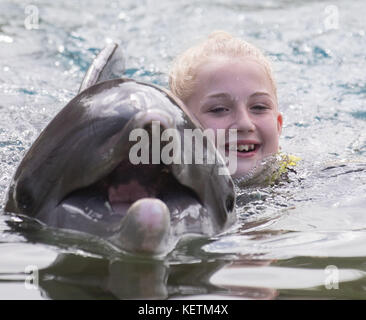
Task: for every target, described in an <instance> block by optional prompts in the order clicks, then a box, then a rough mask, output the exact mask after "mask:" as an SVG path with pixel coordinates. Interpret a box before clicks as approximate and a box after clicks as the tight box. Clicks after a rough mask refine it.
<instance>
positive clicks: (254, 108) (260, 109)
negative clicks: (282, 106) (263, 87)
mask: <svg viewBox="0 0 366 320" xmlns="http://www.w3.org/2000/svg"><path fill="white" fill-rule="evenodd" d="M251 109H252V110H254V111H257V112H261V111H265V110H268V109H270V108H269V107H267V106H264V105H261V104H256V105H255V106H253V107H251Z"/></svg>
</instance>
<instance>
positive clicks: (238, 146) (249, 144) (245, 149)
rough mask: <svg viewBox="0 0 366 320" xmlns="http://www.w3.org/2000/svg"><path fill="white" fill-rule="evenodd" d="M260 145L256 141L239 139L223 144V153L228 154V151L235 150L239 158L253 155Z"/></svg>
mask: <svg viewBox="0 0 366 320" xmlns="http://www.w3.org/2000/svg"><path fill="white" fill-rule="evenodd" d="M260 147H261V144H260V143H258V142H256V141H249V140H239V141H236V142H227V143H226V144H225V154H226V156H228V154H229V152H233V151H234V152H236V155H237V157H239V158H250V157H253V156H254V155H255V154H256V153H257V152H258V150H259V148H260Z"/></svg>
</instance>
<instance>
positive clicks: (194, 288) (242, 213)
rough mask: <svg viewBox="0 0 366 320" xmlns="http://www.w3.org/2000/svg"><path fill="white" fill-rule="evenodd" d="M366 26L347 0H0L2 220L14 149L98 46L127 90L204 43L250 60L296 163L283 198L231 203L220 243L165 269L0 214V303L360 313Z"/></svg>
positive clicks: (185, 254) (357, 5) (281, 190)
mask: <svg viewBox="0 0 366 320" xmlns="http://www.w3.org/2000/svg"><path fill="white" fill-rule="evenodd" d="M365 11H366V3H364V2H361V1H355V0H354V1H332V2H327V1H324V2H320V3H318V2H312V1H311V2H310V1H291V2H289V1H285V0H283V1H265V2H264V3H262V4H260V3H257V2H256V1H249V0H247V1H235V0H232V1H219V0H217V1H179V2H177V1H174V2H173V1H159V2H156V1H154V2H153V1H129V0H125V1H120V2H118V1H114V2H109V3H106V4H103V5H101V3H100V2H99V1H71V0H69V1H62V2H55V3H53V2H47V1H44V0H43V1H33V2H29V1H7V0H0V12H1V14H0V164H1V169H0V210H3V208H4V200H5V195H6V189H7V187H8V185H9V183H10V180H11V178H12V176H13V174H14V172H15V169H16V167H17V165H18V164H19V162H20V160H21V159H22V157H23V156H24V154H25V152H26V150H28V148H29V147H30V146H31V144H32V143H33V141H34V140H35V139H36V137H37V136H38V134H39V133H40V132H41V130H42V129H43V128H44V127H45V126H46V125H47V123H48V122H49V121H50V120H51V119H52V118H53V117H54V116H55V114H56V113H57V112H58V111H59V110H60V109H61V108H62V107H63V106H64V105H65V104H66V103H67V102H68V101H69V100H70V99H71V98H72V97H74V95H75V94H76V92H77V90H78V88H79V85H80V82H81V80H82V78H83V76H84V74H85V71H86V70H87V68H88V66H89V64H90V63H91V61H92V59H93V58H94V57H95V55H96V54H97V53H98V52H99V50H100V49H101V48H102V47H104V46H105V45H106V44H107V43H109V42H111V41H116V42H118V43H120V45H121V46H122V47H123V48H124V51H125V54H126V65H127V71H126V74H127V75H128V76H129V77H133V78H135V79H137V80H142V81H148V82H153V83H157V84H159V85H162V86H166V85H167V79H168V71H169V66H170V63H171V61H172V59H173V58H174V57H175V56H176V55H177V54H178V53H180V52H181V51H182V50H184V49H185V48H187V47H189V46H190V45H192V44H194V43H196V42H197V41H198V40H199V39H201V38H203V37H205V36H207V35H208V34H209V33H210V32H212V31H214V30H217V29H223V30H226V31H228V32H231V33H233V34H234V35H236V36H239V37H242V38H244V39H246V40H247V41H250V42H252V43H253V44H255V45H257V46H259V47H260V48H262V49H263V50H264V52H265V53H266V54H267V55H268V56H269V57H270V58H271V59H272V60H273V63H274V69H275V76H276V79H277V82H278V96H279V104H280V109H281V112H282V113H283V115H284V128H283V133H282V137H281V146H282V150H283V151H284V152H286V153H290V154H295V155H297V156H299V157H301V158H302V161H301V162H300V164H299V165H298V168H297V173H296V174H295V173H291V174H290V182H289V183H284V184H280V185H278V186H274V187H266V188H253V189H250V188H247V189H245V190H241V191H240V192H239V197H238V208H237V210H238V216H239V221H238V223H237V224H236V225H235V226H234V227H233V229H231V230H229V231H228V232H227V233H226V234H224V235H221V236H219V237H216V238H213V239H197V240H195V241H191V242H187V243H181V244H180V245H179V246H178V247H177V248H176V250H174V251H173V252H172V253H171V254H170V255H169V256H168V257H166V258H165V259H163V260H153V259H140V258H134V257H125V256H123V255H121V254H118V253H116V252H113V250H111V249H110V248H109V247H108V245H107V244H105V243H101V242H100V241H96V240H95V239H85V237H81V236H80V235H78V234H75V233H66V232H60V231H56V230H50V229H48V228H43V227H40V226H39V225H37V223H35V222H34V221H31V220H28V219H25V218H20V217H16V216H9V215H0V299H60V298H71V299H73V298H75V299H77V298H93V299H115V298H117V299H125V298H159V299H167V298H193V297H198V298H209V299H214V298H240V299H241V298H249V299H272V298H275V299H288V298H291V299H293V298H305V297H306V298H309V297H310V298H315V299H316V298H341V299H365V298H366V292H365V287H366V277H365V274H366V273H365V272H366V247H365V245H364V244H365V242H366V211H365V210H366V209H365V208H366V196H365V195H366V159H365V155H366V117H365V114H366V107H365V97H366V90H365V88H366V80H365V70H366V53H365V47H366V22H365V20H364V16H363V14H362V13H363V12H365ZM30 266H35V267H36V269H32V268H31V267H30ZM29 270H38V273H37V272H36V271H33V272H30V271H29ZM30 276H37V277H35V278H34V279H37V281H36V283H33V282H32V284H34V285H33V286H32V285H29V282H30V280H29V279H30V278H29V277H30ZM32 279H33V278H32ZM34 279H33V280H34ZM33 280H32V281H33ZM27 284H28V285H27Z"/></svg>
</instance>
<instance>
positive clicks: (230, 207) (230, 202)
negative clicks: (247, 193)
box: [225, 195, 234, 212]
mask: <svg viewBox="0 0 366 320" xmlns="http://www.w3.org/2000/svg"><path fill="white" fill-rule="evenodd" d="M225 206H226V210H227V211H229V212H231V211H233V210H234V197H233V196H231V195H230V196H228V197H227V198H226V201H225Z"/></svg>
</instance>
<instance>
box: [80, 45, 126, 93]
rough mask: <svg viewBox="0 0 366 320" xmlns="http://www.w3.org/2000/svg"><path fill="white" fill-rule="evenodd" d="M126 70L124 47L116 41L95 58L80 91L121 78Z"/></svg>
mask: <svg viewBox="0 0 366 320" xmlns="http://www.w3.org/2000/svg"><path fill="white" fill-rule="evenodd" d="M124 70H125V59H124V56H123V52H122V49H121V48H120V47H119V46H118V44H116V43H111V44H109V45H107V46H106V47H105V48H104V49H103V50H102V51H101V52H100V53H99V54H98V55H97V56H96V58H95V59H94V60H93V62H92V64H91V65H90V67H89V69H88V71H87V73H86V75H85V77H84V79H83V82H82V83H81V85H80V88H79V93H80V92H81V91H83V90H85V89H87V88H89V87H90V86H92V85H94V84H96V83H98V82H102V81H105V80H110V79H116V78H120V77H121V76H122V74H123V72H124Z"/></svg>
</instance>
